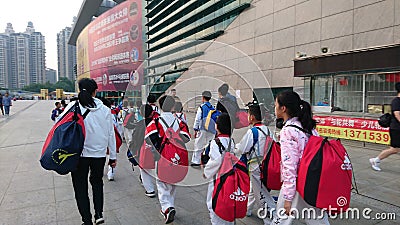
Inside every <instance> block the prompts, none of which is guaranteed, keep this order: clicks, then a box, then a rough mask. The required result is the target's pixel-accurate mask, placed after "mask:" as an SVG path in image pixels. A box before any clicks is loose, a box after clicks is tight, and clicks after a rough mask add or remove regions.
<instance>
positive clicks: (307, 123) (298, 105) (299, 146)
mask: <svg viewBox="0 0 400 225" xmlns="http://www.w3.org/2000/svg"><path fill="white" fill-rule="evenodd" d="M275 115H276V117H277V118H281V119H283V120H284V126H283V128H282V130H281V132H280V144H281V156H282V161H281V177H282V181H283V185H282V189H281V191H280V194H279V198H278V203H277V209H276V210H275V214H274V219H273V221H272V222H271V225H277V224H285V225H286V224H291V223H292V221H293V219H294V218H293V216H291V213H292V209H297V210H298V211H299V212H302V210H303V209H305V208H307V209H314V210H315V212H316V215H322V214H321V210H320V209H318V208H315V207H313V206H311V205H309V204H307V203H306V202H305V201H304V199H303V198H302V197H301V196H300V195H299V193H298V192H297V191H296V182H297V171H298V167H299V162H300V159H301V158H302V155H303V151H304V148H305V146H306V144H307V142H308V140H309V135H307V134H306V133H305V132H303V131H300V130H299V129H298V128H295V127H293V125H295V126H298V127H300V128H302V129H304V130H305V131H307V132H308V133H312V134H313V135H318V133H317V132H316V130H315V126H316V121H315V120H313V118H312V112H311V106H310V104H309V103H308V102H306V101H304V100H301V99H300V96H299V95H298V94H297V93H296V92H293V91H286V92H282V93H280V94H278V96H277V97H276V100H275ZM280 210H281V211H282V210H283V211H284V212H285V215H281V213H279V214H277V213H276V212H279V211H280ZM305 217H306V218H304V219H305V221H306V223H307V224H329V221H328V217H327V214H326V212H324V217H323V218H322V219H319V218H311V217H310V218H307V216H305Z"/></svg>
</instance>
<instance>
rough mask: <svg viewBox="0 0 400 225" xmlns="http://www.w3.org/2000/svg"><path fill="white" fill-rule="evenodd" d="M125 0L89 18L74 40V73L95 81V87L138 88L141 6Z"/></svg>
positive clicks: (140, 61)
mask: <svg viewBox="0 0 400 225" xmlns="http://www.w3.org/2000/svg"><path fill="white" fill-rule="evenodd" d="M141 2H142V1H139V0H127V1H125V2H123V3H121V4H119V5H117V6H115V7H114V8H112V9H110V10H108V11H107V12H105V13H103V14H102V15H101V16H99V17H97V18H96V19H95V20H94V21H93V22H91V23H90V24H89V25H88V26H87V27H86V28H85V29H84V30H83V31H82V32H81V34H80V35H79V38H78V41H77V52H78V59H77V61H78V75H80V76H83V77H90V78H92V79H94V80H95V81H96V82H97V85H98V87H99V91H116V90H119V91H125V89H126V88H127V86H128V84H129V85H130V86H131V88H132V89H133V90H140V88H141V84H142V83H143V70H141V69H140V68H139V66H140V65H141V64H142V62H143V40H142V6H141Z"/></svg>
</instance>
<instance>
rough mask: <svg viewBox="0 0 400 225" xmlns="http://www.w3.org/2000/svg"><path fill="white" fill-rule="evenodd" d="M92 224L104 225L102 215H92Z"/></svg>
mask: <svg viewBox="0 0 400 225" xmlns="http://www.w3.org/2000/svg"><path fill="white" fill-rule="evenodd" d="M94 223H95V224H103V223H104V218H103V214H102V213H98V214H97V213H96V214H95V215H94Z"/></svg>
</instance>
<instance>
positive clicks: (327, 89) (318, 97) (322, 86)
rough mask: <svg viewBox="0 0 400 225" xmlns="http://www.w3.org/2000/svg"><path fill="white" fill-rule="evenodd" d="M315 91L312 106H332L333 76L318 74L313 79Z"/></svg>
mask: <svg viewBox="0 0 400 225" xmlns="http://www.w3.org/2000/svg"><path fill="white" fill-rule="evenodd" d="M311 85H312V87H313V92H312V94H311V95H312V96H311V105H312V106H328V107H329V106H330V105H331V92H332V77H331V76H329V77H326V76H316V77H314V78H313V79H312V82H311Z"/></svg>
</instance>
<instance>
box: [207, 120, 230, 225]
mask: <svg viewBox="0 0 400 225" xmlns="http://www.w3.org/2000/svg"><path fill="white" fill-rule="evenodd" d="M216 128H217V137H216V138H215V139H214V140H212V141H211V143H210V153H209V156H210V159H209V161H208V163H207V164H206V166H205V168H204V174H203V176H204V178H206V179H210V178H213V177H214V176H216V174H217V173H218V171H219V168H220V167H221V164H222V160H223V157H222V154H221V153H220V152H221V149H225V151H233V149H234V146H235V145H234V142H233V139H232V138H231V135H232V128H231V122H230V119H229V115H228V114H227V113H222V114H221V115H219V116H218V118H217V121H216ZM213 192H214V181H213V180H211V181H210V183H209V184H208V191H207V208H208V211H209V212H210V219H211V224H213V225H231V224H234V222H229V221H225V220H223V219H221V218H220V217H219V216H217V215H216V214H215V212H214V210H213V208H212V194H213Z"/></svg>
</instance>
